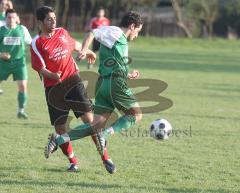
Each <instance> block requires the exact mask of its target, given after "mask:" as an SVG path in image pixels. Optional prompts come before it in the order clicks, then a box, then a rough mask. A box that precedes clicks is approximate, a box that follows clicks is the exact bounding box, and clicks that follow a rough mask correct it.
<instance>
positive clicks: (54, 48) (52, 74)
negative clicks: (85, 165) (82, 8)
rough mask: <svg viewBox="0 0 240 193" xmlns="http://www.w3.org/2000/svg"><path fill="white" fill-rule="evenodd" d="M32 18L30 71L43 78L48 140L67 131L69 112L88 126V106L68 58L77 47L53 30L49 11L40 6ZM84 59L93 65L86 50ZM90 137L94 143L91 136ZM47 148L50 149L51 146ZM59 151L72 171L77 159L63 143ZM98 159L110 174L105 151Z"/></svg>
mask: <svg viewBox="0 0 240 193" xmlns="http://www.w3.org/2000/svg"><path fill="white" fill-rule="evenodd" d="M36 16H37V20H38V22H39V27H40V33H39V35H37V36H36V37H35V38H34V39H33V41H32V45H31V60H32V68H33V69H34V70H36V71H37V72H38V73H39V75H40V76H41V77H42V78H43V82H44V87H45V94H46V101H47V105H48V111H49V116H50V120H51V124H52V125H54V127H55V130H56V134H53V135H51V136H50V138H52V137H56V135H58V134H62V135H64V134H65V133H66V132H67V130H68V128H67V124H66V123H67V118H68V113H69V110H73V112H74V114H75V116H76V118H81V120H82V121H83V122H84V123H91V122H92V121H93V113H92V103H91V102H90V100H89V99H88V97H87V95H86V91H85V88H84V84H83V83H82V80H81V78H80V76H79V70H78V67H77V64H76V62H75V61H74V59H73V57H72V55H71V54H72V52H73V51H77V52H79V51H80V49H81V44H80V43H79V42H77V41H75V40H74V39H73V38H72V37H71V36H70V35H69V33H68V32H67V31H66V30H65V29H63V28H56V16H55V13H54V10H53V8H51V7H48V6H42V7H40V8H38V9H37V12H36ZM87 59H88V62H89V63H93V62H94V61H95V59H96V55H95V54H94V53H93V52H92V51H90V50H88V51H87ZM66 137H67V136H66ZM92 138H93V140H94V142H95V136H94V135H92ZM52 147H54V146H52ZM48 148H51V144H50V145H49V146H48ZM60 148H61V149H62V151H63V153H64V154H65V155H66V156H67V157H68V159H69V161H70V166H69V168H68V171H76V170H77V159H76V157H75V156H74V153H73V149H72V145H71V143H70V142H68V143H65V144H63V145H61V146H60ZM47 152H49V151H47V150H46V151H45V157H46V158H48V157H49V154H48V153H47ZM102 160H103V164H104V165H105V167H106V169H107V171H108V172H109V173H113V172H114V171H115V166H114V164H113V163H112V161H111V159H110V158H109V157H108V154H107V150H105V154H104V155H103V156H102Z"/></svg>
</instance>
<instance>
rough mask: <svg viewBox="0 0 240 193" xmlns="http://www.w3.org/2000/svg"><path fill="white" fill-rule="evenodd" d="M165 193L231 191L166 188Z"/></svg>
mask: <svg viewBox="0 0 240 193" xmlns="http://www.w3.org/2000/svg"><path fill="white" fill-rule="evenodd" d="M164 190H165V191H167V192H169V193H198V192H199V193H200V192H210V193H229V192H230V191H229V190H224V189H201V188H199V189H196V188H192V189H187V190H186V189H184V190H183V189H177V188H166V189H164Z"/></svg>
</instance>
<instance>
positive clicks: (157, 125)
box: [150, 119, 172, 140]
mask: <svg viewBox="0 0 240 193" xmlns="http://www.w3.org/2000/svg"><path fill="white" fill-rule="evenodd" d="M171 133H172V126H171V124H170V123H169V122H168V121H167V120H166V119H157V120H155V121H153V122H152V123H151V126H150V135H151V137H153V138H154V139H157V140H165V139H168V138H169V136H170V134H171Z"/></svg>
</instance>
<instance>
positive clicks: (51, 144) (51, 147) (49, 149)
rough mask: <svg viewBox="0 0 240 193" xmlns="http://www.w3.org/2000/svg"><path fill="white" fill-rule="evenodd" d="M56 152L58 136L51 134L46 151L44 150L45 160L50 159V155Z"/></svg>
mask: <svg viewBox="0 0 240 193" xmlns="http://www.w3.org/2000/svg"><path fill="white" fill-rule="evenodd" d="M56 150H57V143H56V134H54V133H52V134H49V136H48V143H47V145H46V146H45V150H44V155H45V158H46V159H48V158H49V156H50V154H51V153H53V152H54V151H56Z"/></svg>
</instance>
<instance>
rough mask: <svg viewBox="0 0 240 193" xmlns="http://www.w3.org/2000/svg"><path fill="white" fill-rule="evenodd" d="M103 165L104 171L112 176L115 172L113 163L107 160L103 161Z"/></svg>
mask: <svg viewBox="0 0 240 193" xmlns="http://www.w3.org/2000/svg"><path fill="white" fill-rule="evenodd" d="M103 165H104V166H105V168H106V170H107V171H108V172H109V173H110V174H113V173H115V172H116V171H117V168H116V166H115V165H114V163H113V162H112V160H111V159H108V160H104V161H103Z"/></svg>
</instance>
